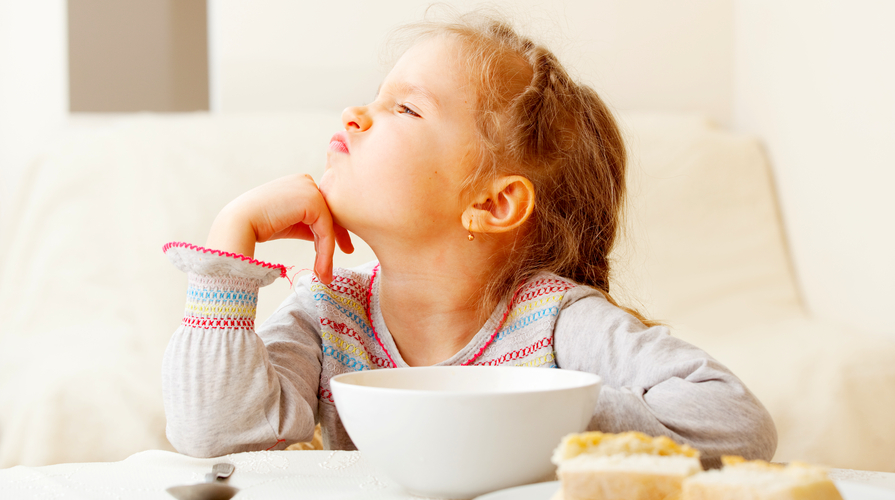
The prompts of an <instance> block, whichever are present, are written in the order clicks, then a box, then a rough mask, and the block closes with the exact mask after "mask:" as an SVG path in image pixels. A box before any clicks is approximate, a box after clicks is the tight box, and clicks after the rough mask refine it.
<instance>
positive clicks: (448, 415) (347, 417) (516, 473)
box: [331, 366, 600, 498]
mask: <svg viewBox="0 0 895 500" xmlns="http://www.w3.org/2000/svg"><path fill="white" fill-rule="evenodd" d="M331 386H332V392H333V398H334V400H335V403H336V408H337V410H338V412H339V416H340V417H341V419H342V424H343V425H344V426H345V430H346V431H347V432H348V435H349V436H350V437H351V439H352V440H353V441H354V444H355V446H357V448H358V450H360V451H361V452H362V453H363V454H364V456H365V457H366V458H368V459H369V460H370V461H371V462H373V463H374V465H376V466H377V467H379V468H380V469H381V470H382V471H383V472H384V473H385V474H387V475H388V476H389V477H391V478H392V479H394V480H395V481H396V482H398V483H399V484H400V485H402V486H403V487H404V488H406V489H407V490H408V491H409V492H410V493H412V494H415V495H419V496H425V497H436V498H472V497H475V496H477V495H481V494H483V493H487V492H489V491H494V490H499V489H502V488H509V487H512V486H518V485H521V484H527V483H531V482H536V481H541V480H547V479H551V478H552V477H553V473H554V471H555V466H554V465H553V464H552V463H551V462H550V457H551V455H552V453H553V450H554V449H555V448H556V446H557V445H558V444H559V442H560V440H561V439H562V437H563V436H565V435H566V434H569V433H572V432H581V431H583V430H585V428H586V427H587V424H588V422H590V419H591V417H592V416H593V413H594V407H595V406H596V403H597V396H598V395H599V391H600V377H598V376H597V375H594V374H591V373H584V372H578V371H573V370H559V369H550V368H526V367H495V366H439V367H421V368H393V369H384V370H371V371H361V372H354V373H346V374H342V375H338V376H336V377H333V378H332V380H331Z"/></svg>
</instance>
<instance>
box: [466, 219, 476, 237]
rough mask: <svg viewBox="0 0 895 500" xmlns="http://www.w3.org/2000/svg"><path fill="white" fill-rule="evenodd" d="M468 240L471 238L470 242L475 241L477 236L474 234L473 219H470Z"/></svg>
mask: <svg viewBox="0 0 895 500" xmlns="http://www.w3.org/2000/svg"><path fill="white" fill-rule="evenodd" d="M467 238H469V241H472V240H474V239H475V235H473V234H472V217H470V218H469V236H467Z"/></svg>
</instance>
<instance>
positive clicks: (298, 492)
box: [0, 451, 895, 500]
mask: <svg viewBox="0 0 895 500" xmlns="http://www.w3.org/2000/svg"><path fill="white" fill-rule="evenodd" d="M218 462H230V463H232V464H233V465H235V466H236V472H234V474H233V476H232V477H231V478H230V481H229V483H230V485H231V486H234V487H236V488H239V490H240V491H239V494H238V495H237V496H236V497H234V498H235V500H250V499H256V500H261V499H265V500H271V499H279V498H282V499H287V498H288V499H304V498H308V499H311V498H313V499H319V500H327V499H339V500H354V499H357V500H360V499H364V500H377V499H381V500H409V499H425V498H426V497H419V496H415V495H411V494H409V493H407V492H406V491H404V490H403V489H402V488H401V487H400V486H398V484H396V483H395V482H394V481H392V480H391V479H389V478H388V477H387V476H385V475H384V474H383V473H381V472H380V471H379V470H377V469H376V468H375V467H374V466H373V465H372V464H370V462H369V461H368V460H365V459H364V457H363V455H362V454H361V453H359V452H352V451H260V452H251V453H237V454H233V455H227V456H225V457H220V458H209V459H200V458H192V457H188V456H185V455H180V454H177V453H172V452H168V451H144V452H140V453H137V454H135V455H132V456H130V457H128V458H127V459H125V460H123V461H121V462H99V463H83V464H80V463H73V464H59V465H48V466H43V467H24V466H18V467H12V468H8V469H0V498H4V499H6V498H15V499H31V498H41V499H43V498H64V499H79V500H80V499H84V500H105V499H129V500H141V499H159V500H171V499H172V498H173V497H171V496H169V495H168V493H166V492H165V488H167V487H169V486H174V485H180V484H191V483H197V482H202V481H203V480H204V477H205V474H206V473H208V472H210V471H211V466H212V465H214V464H215V463H218ZM829 475H830V477H831V479H834V480H839V481H851V482H858V483H864V484H868V485H871V486H876V487H879V488H884V489H888V490H891V491H892V492H893V498H895V473H888V472H870V471H860V470H850V469H831V470H830V474H829ZM545 500H546V499H545Z"/></svg>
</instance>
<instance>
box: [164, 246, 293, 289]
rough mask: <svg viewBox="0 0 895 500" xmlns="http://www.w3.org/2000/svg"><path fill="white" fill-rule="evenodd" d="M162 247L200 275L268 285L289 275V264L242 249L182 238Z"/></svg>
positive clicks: (187, 270) (183, 268) (188, 270)
mask: <svg viewBox="0 0 895 500" xmlns="http://www.w3.org/2000/svg"><path fill="white" fill-rule="evenodd" d="M162 251H163V252H165V255H167V256H168V259H169V260H171V262H172V263H173V264H174V266H175V267H177V269H180V270H181V271H183V272H185V273H188V274H194V275H199V276H207V277H229V278H243V279H248V280H251V281H256V282H257V283H258V286H267V285H269V284H271V283H273V282H274V280H276V279H277V278H285V277H286V266H284V265H282V264H271V263H268V262H263V261H260V260H255V259H253V258H251V257H246V256H245V255H240V254H238V253H230V252H222V251H220V250H212V249H209V248H204V247H200V246H197V245H192V244H190V243H183V242H179V241H175V242H171V243H167V244H165V246H164V247H162Z"/></svg>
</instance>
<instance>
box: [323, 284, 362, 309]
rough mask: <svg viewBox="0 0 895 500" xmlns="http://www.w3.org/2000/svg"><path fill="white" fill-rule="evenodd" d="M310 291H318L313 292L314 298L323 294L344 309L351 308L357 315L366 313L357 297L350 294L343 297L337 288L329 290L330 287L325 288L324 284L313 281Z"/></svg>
mask: <svg viewBox="0 0 895 500" xmlns="http://www.w3.org/2000/svg"><path fill="white" fill-rule="evenodd" d="M311 291H312V292H319V293H315V294H314V298H315V299H316V298H317V296H318V295H319V294H325V295H326V296H327V297H329V298H330V299H331V300H334V301H336V302H338V303H340V304H342V305H343V306H344V307H345V308H346V309H349V310H353V311H354V312H355V313H357V314H358V315H364V314H366V313H365V312H364V307H363V306H362V305H361V303H360V302H359V301H358V299H356V298H354V297H350V296H349V297H345V296H342V295H339V294H338V292H337V290H331V289H329V288H327V286H326V285H322V284H317V283H315V284H313V285H311Z"/></svg>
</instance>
